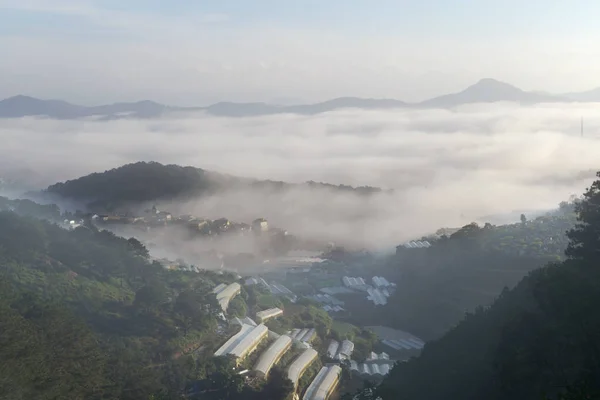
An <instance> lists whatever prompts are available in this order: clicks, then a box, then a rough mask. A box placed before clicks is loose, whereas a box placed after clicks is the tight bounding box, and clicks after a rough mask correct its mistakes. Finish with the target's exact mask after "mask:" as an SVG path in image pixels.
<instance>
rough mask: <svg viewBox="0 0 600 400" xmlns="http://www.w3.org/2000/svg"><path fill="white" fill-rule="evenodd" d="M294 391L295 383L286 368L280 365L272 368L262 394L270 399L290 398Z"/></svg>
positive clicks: (282, 399)
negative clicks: (286, 372) (285, 370)
mask: <svg viewBox="0 0 600 400" xmlns="http://www.w3.org/2000/svg"><path fill="white" fill-rule="evenodd" d="M293 392H294V384H293V383H292V381H290V380H289V379H288V377H287V375H286V374H285V372H284V370H283V369H281V368H280V367H278V366H275V367H273V368H272V369H271V372H270V373H269V379H268V380H267V384H266V385H265V386H264V388H263V390H262V393H261V395H264V396H265V397H264V398H265V399H269V400H271V399H272V400H289V399H291V397H292V395H293Z"/></svg>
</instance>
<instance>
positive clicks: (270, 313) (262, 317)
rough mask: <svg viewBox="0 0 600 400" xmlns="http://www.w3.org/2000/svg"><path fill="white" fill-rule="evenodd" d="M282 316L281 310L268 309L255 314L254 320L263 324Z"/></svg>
mask: <svg viewBox="0 0 600 400" xmlns="http://www.w3.org/2000/svg"><path fill="white" fill-rule="evenodd" d="M280 315H283V310H282V309H281V308H269V309H268V310H263V311H259V312H257V313H256V319H257V320H258V322H264V321H266V320H268V319H271V318H275V317H279V316H280Z"/></svg>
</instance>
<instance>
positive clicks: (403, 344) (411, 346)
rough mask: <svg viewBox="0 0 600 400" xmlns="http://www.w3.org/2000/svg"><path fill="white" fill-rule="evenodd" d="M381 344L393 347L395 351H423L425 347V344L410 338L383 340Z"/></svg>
mask: <svg viewBox="0 0 600 400" xmlns="http://www.w3.org/2000/svg"><path fill="white" fill-rule="evenodd" d="M381 343H383V344H385V345H386V346H389V347H391V348H392V349H394V350H421V349H423V347H424V346H425V343H424V342H423V341H422V340H420V339H416V338H408V339H394V340H390V339H385V340H382V341H381Z"/></svg>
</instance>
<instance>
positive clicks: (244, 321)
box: [229, 317, 257, 326]
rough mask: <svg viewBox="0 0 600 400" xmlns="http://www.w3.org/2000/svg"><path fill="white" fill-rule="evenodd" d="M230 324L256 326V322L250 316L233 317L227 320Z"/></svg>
mask: <svg viewBox="0 0 600 400" xmlns="http://www.w3.org/2000/svg"><path fill="white" fill-rule="evenodd" d="M229 323H230V324H232V325H239V326H242V325H252V326H256V325H257V323H256V322H254V320H252V318H250V317H244V318H238V317H234V318H232V319H231V320H230V321H229Z"/></svg>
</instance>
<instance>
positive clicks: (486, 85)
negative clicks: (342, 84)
mask: <svg viewBox="0 0 600 400" xmlns="http://www.w3.org/2000/svg"><path fill="white" fill-rule="evenodd" d="M499 101H510V102H517V103H521V104H535V103H547V102H570V101H581V102H594V101H600V88H597V89H594V90H590V91H587V92H580V93H567V94H561V95H554V94H548V93H544V92H526V91H523V90H521V89H519V88H517V87H515V86H513V85H510V84H508V83H505V82H500V81H498V80H495V79H491V78H485V79H481V80H480V81H479V82H477V83H475V84H474V85H471V86H469V87H468V88H466V89H465V90H463V91H461V92H458V93H451V94H446V95H443V96H439V97H435V98H432V99H429V100H425V101H423V102H420V103H408V102H404V101H401V100H394V99H365V98H359V97H340V98H336V99H332V100H328V101H324V102H321V103H315V104H301V105H290V106H279V105H273V104H268V103H259V102H256V103H236V102H220V103H216V104H212V105H210V106H208V107H171V106H166V105H163V104H159V103H155V102H153V101H149V100H144V101H138V102H134V103H115V104H109V105H102V106H95V107H84V106H79V105H74V104H70V103H67V102H65V101H62V100H40V99H36V98H34V97H28V96H22V95H19V96H14V97H10V98H8V99H5V100H1V101H0V118H20V117H25V116H47V117H50V118H56V119H74V118H83V117H92V116H97V117H101V118H102V119H115V118H124V117H135V118H154V117H158V116H161V115H163V114H165V113H168V112H173V111H205V112H207V113H208V114H211V115H216V116H224V117H252V116H260V115H273V114H300V115H313V114H319V113H324V112H329V111H335V110H340V109H350V108H354V109H362V110H381V109H394V108H406V107H414V108H431V107H441V108H446V107H455V106H458V105H461V104H469V103H493V102H499Z"/></svg>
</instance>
